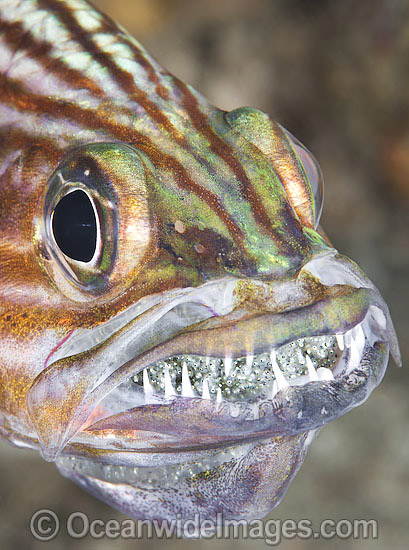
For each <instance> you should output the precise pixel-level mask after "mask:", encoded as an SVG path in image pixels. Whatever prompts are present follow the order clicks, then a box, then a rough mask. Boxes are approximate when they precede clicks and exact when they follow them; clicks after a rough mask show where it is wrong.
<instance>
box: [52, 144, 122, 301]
mask: <svg viewBox="0 0 409 550" xmlns="http://www.w3.org/2000/svg"><path fill="white" fill-rule="evenodd" d="M74 153H75V151H74ZM78 158H79V159H80V161H78ZM78 158H76V163H75V164H74V163H73V162H70V161H69V160H70V158H69V157H68V159H67V161H66V162H64V161H63V162H62V163H61V164H60V166H59V167H58V169H57V170H56V171H55V172H54V174H53V175H52V177H51V179H50V184H49V188H48V192H47V194H46V196H45V205H44V218H43V225H42V227H43V231H44V234H43V239H42V240H43V242H44V245H45V248H46V249H47V252H48V254H49V255H50V256H51V258H52V260H53V262H55V263H56V264H57V266H58V267H59V273H61V275H62V277H63V278H65V279H66V280H67V281H68V282H69V283H70V285H71V288H75V287H76V288H78V290H80V291H81V292H86V293H91V294H95V293H97V294H98V293H100V292H101V291H103V290H104V289H105V288H106V287H107V285H108V280H109V276H110V274H111V271H112V269H113V266H114V260H115V255H116V240H117V217H116V213H115V203H116V197H115V195H114V191H113V190H112V189H111V188H110V185H109V184H107V183H106V182H105V181H104V177H103V174H102V173H100V172H99V171H98V169H97V166H93V164H92V159H90V158H87V157H83V158H81V157H78ZM84 167H85V168H84ZM64 203H65V204H64ZM81 206H82V208H83V209H85V212H84V211H83V212H82V213H81V212H78V211H77V210H76V208H77V207H81ZM59 207H61V210H60V212H58V211H59ZM56 212H57V214H58V215H59V220H58V221H59V225H60V227H59V229H60V231H57V232H56V227H57V225H58V224H56ZM92 222H94V224H95V232H94V237H95V242H94V243H93V244H92V246H91V243H90V242H89V237H90V234H89V233H88V235H87V228H86V227H84V225H85V226H86V225H87V224H88V223H90V224H91V226H92V225H93V224H92ZM64 223H66V224H68V225H67V227H66V228H64ZM65 229H68V231H65ZM69 229H73V230H74V231H73V234H72V235H70V231H69ZM91 237H92V227H91ZM87 239H88V247H87V246H86V244H87V242H86V240H87ZM81 240H82V241H84V242H82V243H81V242H80V241H81ZM91 240H92V239H91ZM91 249H92V250H91ZM81 252H83V254H81ZM54 277H57V278H58V280H59V281H60V282H61V284H63V282H62V279H61V276H60V275H59V274H58V273H57V272H55V273H54Z"/></svg>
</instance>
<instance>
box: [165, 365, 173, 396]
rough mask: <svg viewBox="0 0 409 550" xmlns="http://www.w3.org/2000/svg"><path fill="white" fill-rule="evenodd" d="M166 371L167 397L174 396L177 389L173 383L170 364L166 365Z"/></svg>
mask: <svg viewBox="0 0 409 550" xmlns="http://www.w3.org/2000/svg"><path fill="white" fill-rule="evenodd" d="M164 371H165V374H164V382H165V397H172V396H173V395H176V393H175V389H174V387H173V385H172V380H171V378H170V374H169V367H168V365H166V366H165V369H164Z"/></svg>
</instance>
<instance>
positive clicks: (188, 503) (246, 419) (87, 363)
mask: <svg viewBox="0 0 409 550" xmlns="http://www.w3.org/2000/svg"><path fill="white" fill-rule="evenodd" d="M304 269H305V272H306V273H305V276H304V273H302V272H300V273H299V274H298V276H297V277H296V278H295V279H293V280H286V281H284V282H282V283H280V282H278V283H277V282H272V283H271V282H267V283H264V282H260V281H255V282H253V281H248V280H239V279H234V278H230V279H228V278H226V279H223V280H217V281H212V282H210V283H206V284H204V285H202V286H201V287H196V288H190V289H177V290H173V291H170V292H169V293H168V294H167V295H166V296H164V295H161V296H157V297H155V296H153V297H149V298H148V299H147V300H145V301H143V300H142V301H140V302H138V303H137V304H135V305H134V306H131V307H130V308H128V309H127V310H125V311H124V312H122V313H120V314H118V315H117V316H116V317H114V318H112V319H111V320H110V321H108V322H107V323H105V324H104V325H102V326H99V327H96V328H95V329H91V330H89V331H82V332H77V333H74V334H73V335H72V336H71V337H70V338H68V339H67V340H65V341H64V342H63V343H62V345H61V346H60V347H59V348H58V350H57V351H56V352H55V353H54V354H53V355H52V356H51V358H50V359H49V361H48V362H47V363H46V365H45V368H44V370H43V371H42V372H41V373H40V374H39V375H38V377H37V379H36V380H35V381H34V383H33V385H32V387H31V389H30V392H29V395H28V399H27V404H28V411H29V414H30V418H31V420H32V423H33V425H34V427H35V429H36V432H37V435H38V440H39V447H40V450H41V452H42V454H43V456H44V458H45V459H46V460H51V461H55V462H56V465H57V467H58V469H59V470H60V472H61V473H62V474H63V475H65V476H66V477H68V478H70V479H72V480H73V481H75V482H76V483H78V484H80V485H81V486H82V487H83V488H85V489H86V490H87V491H89V492H91V493H92V494H94V495H95V496H97V497H99V498H101V499H102V500H105V501H107V502H109V503H110V504H111V505H112V506H115V507H117V508H119V509H120V510H122V511H124V510H125V512H126V513H127V514H128V515H131V516H132V517H141V518H142V517H167V516H168V515H169V513H170V512H169V510H172V512H171V513H172V514H173V513H176V511H177V510H179V506H181V507H182V509H183V513H184V514H185V515H189V514H193V513H194V512H195V511H197V509H203V510H206V514H210V515H213V516H214V515H216V514H217V512H218V510H219V509H220V506H222V508H223V509H226V506H227V508H229V504H228V503H232V502H233V503H236V504H237V506H236V504H234V506H233V507H232V508H231V510H230V509H229V511H228V515H230V516H231V517H236V516H237V514H239V515H240V514H241V513H245V514H249V515H260V514H261V515H263V514H264V513H267V512H268V511H269V510H270V509H271V508H272V507H274V506H275V505H276V504H277V503H278V502H279V500H280V499H281V498H282V496H283V494H284V493H285V490H286V488H287V487H288V485H289V483H290V481H291V479H292V478H293V477H294V476H295V474H296V472H297V471H298V468H299V467H300V466H301V464H302V461H303V459H304V456H305V452H306V449H307V447H308V444H309V442H310V441H311V440H312V438H313V436H314V434H315V433H316V432H317V430H318V429H319V428H320V427H322V426H323V425H324V424H326V423H328V422H330V421H331V420H333V419H335V418H337V417H339V416H341V415H343V414H345V413H346V412H347V411H349V410H350V409H352V408H353V407H356V406H357V405H359V404H361V403H363V402H364V401H365V400H366V399H367V397H368V396H369V395H370V393H371V392H372V390H373V389H374V388H375V387H376V386H377V385H378V384H379V383H380V381H381V380H382V377H383V375H384V372H385V369H386V365H387V362H388V357H389V350H391V351H392V354H393V355H394V357H395V359H396V360H397V362H399V349H398V346H397V342H396V336H395V333H394V329H393V326H392V322H391V319H390V315H389V311H388V308H387V306H386V304H385V302H384V301H383V299H382V298H381V296H380V294H379V292H378V291H377V290H376V289H375V288H374V287H373V285H372V284H371V283H370V282H368V280H366V279H365V278H364V276H363V275H362V274H361V272H360V271H358V269H357V268H355V267H354V264H352V263H351V262H349V261H348V260H345V259H343V258H342V257H337V258H336V257H335V255H334V254H331V257H329V255H327V256H324V257H323V258H321V259H319V260H318V261H317V260H314V264H313V265H312V266H311V265H310V266H308V265H307V266H304ZM311 276H312V277H313V284H312V288H313V289H316V294H315V295H313V294H311V293H309V289H310V288H311V287H309V286H308V284H307V283H308V281H309V280H311ZM317 281H318V282H317ZM340 281H341V282H340ZM243 288H245V289H246V292H245V293H244V296H245V299H244V300H241V297H242V296H243V294H242V289H243ZM249 288H250V293H249V292H248V289H249ZM257 293H261V296H262V300H261V301H260V302H261V303H262V304H263V305H266V307H264V308H257V307H254V304H256V300H254V297H256V298H257ZM248 296H250V301H249V300H248V299H247V297H248ZM252 300H253V301H252ZM253 483H255V486H253ZM152 491H153V493H152ZM147 494H149V495H152V494H153V495H154V497H153V498H154V499H155V502H156V505H157V506H159V508H157V509H155V510H152V509H151V506H150V505H149V502H150V501H149V499H148V500H147V501H146V502H145V497H146V495H147ZM259 494H263V495H264V496H263V497H262V498H263V499H264V500H262V503H261V504H260V502H261V501H260V502H259V501H258V500H257V499H258V497H257V498H256V497H255V495H259ZM215 495H217V498H215ZM243 495H246V496H245V497H243ZM243 498H245V500H246V502H247V503H253V501H254V503H255V504H254V506H255V508H254V510H253V509H250V508H249V509H248V510H246V511H245V512H243V506H242V501H243ZM179 499H181V501H180V502H179ZM124 503H125V504H124ZM159 503H160V504H159ZM226 503H227V504H226ZM250 505H251V506H253V504H249V506H250Z"/></svg>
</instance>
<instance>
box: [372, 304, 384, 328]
mask: <svg viewBox="0 0 409 550" xmlns="http://www.w3.org/2000/svg"><path fill="white" fill-rule="evenodd" d="M371 315H372V318H373V319H374V321H375V322H376V323H377V324H378V326H379V327H380V328H381V329H382V330H385V329H386V317H385V315H384V313H383V311H382V310H381V309H380V308H379V307H376V306H372V307H371Z"/></svg>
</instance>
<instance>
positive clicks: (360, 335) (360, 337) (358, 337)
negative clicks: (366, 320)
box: [354, 324, 365, 353]
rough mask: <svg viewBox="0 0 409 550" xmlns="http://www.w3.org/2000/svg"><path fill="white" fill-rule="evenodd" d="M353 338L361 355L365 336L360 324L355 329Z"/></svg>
mask: <svg viewBox="0 0 409 550" xmlns="http://www.w3.org/2000/svg"><path fill="white" fill-rule="evenodd" d="M354 336H355V343H356V345H357V346H358V349H359V350H360V351H361V353H362V351H363V349H364V347H365V334H364V331H363V329H362V327H361V325H360V324H359V325H357V326H356V327H355V330H354Z"/></svg>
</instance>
